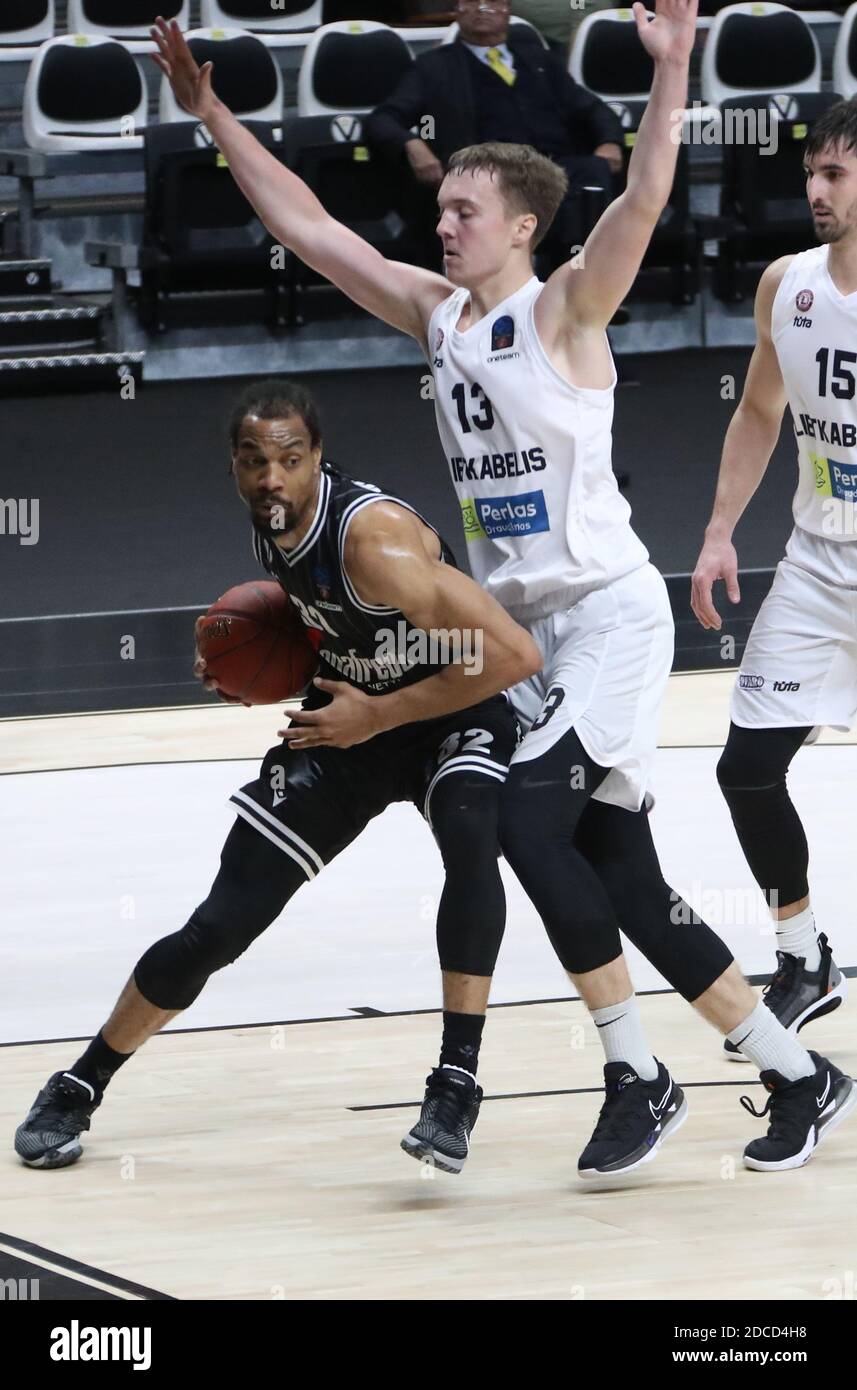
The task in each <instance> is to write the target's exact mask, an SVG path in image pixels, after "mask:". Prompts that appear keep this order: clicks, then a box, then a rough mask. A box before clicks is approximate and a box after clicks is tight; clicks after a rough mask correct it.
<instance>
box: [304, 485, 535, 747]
mask: <svg viewBox="0 0 857 1390" xmlns="http://www.w3.org/2000/svg"><path fill="white" fill-rule="evenodd" d="M431 542H434V543H435V544H436V538H435V537H434V534H433V532H430V531H429V530H428V528H427V527H426V526H425V525H423V523H422V522H421V521H419V519H418V518H417V517H415V516H414V515H413V513H412V512H409V511H407V510H406V509H405V508H404V507H400V506H397V505H396V504H395V503H388V502H376V503H374V504H373V505H372V506H371V507H365V508H364V509H363V510H362V511H361V512H359V513H358V514H357V516H356V517H355V518H354V521H353V522H352V524H351V526H350V528H349V531H348V536H347V539H346V545H345V563H346V566H347V569H348V574H349V578H350V580H351V583H352V584H353V585H354V587H355V589H356V590H357V592H358V593H359V595H360V597H361V598H362V599H363V600H364V602H366V603H371V604H378V605H384V606H385V607H389V608H397V609H399V610H400V612H402V613H404V614H405V616H406V617H407V619H408V620H409V622H410V623H411V625H412V626H413V627H414V628H417V629H419V630H420V631H421V632H422V633H424V634H425V635H426V638H427V639H431V637H432V634H437V635H438V639H439V640H440V641H442V642H447V643H448V644H449V646H450V648H453V650H454V644H455V643H459V646H458V653H460V654H461V655H462V657H463V659H462V660H457V661H454V662H452V663H450V664H449V665H446V666H444V667H443V669H442V670H441V671H440V672H439V673H438V674H437V675H433V676H427V677H426V678H425V680H421V681H419V682H417V684H415V685H410V686H407V687H406V688H405V689H404V690H398V691H393V692H391V693H390V694H388V695H366V694H364V693H363V692H362V691H360V690H357V689H355V688H354V687H353V686H351V685H348V684H347V683H346V682H344V681H323V680H322V681H316V682H315V684H316V685H318V686H319V687H320V688H321V689H323V690H328V691H330V692H331V693H332V694H333V696H334V699H333V701H332V702H331V704H329V705H326V706H325V707H324V708H323V709H320V710H313V711H310V710H307V711H299V712H298V713H296V714H295V715H294V716H293V718H294V720H295V726H294V727H292V729H291V730H283V731H281V732H282V733H283V735H284V737H286V738H288V739H289V741H290V742H291V743H293V744H294V745H295V746H297V747H312V746H313V745H316V744H331V745H333V746H335V747H339V748H348V747H350V746H351V745H352V744H354V743H362V742H363V741H364V740H365V739H368V738H372V737H374V735H375V734H379V733H382V732H383V731H384V730H386V729H394V728H396V727H397V726H398V725H399V724H410V723H413V722H414V721H415V720H418V719H435V718H437V717H438V716H439V715H443V714H451V713H453V712H454V711H456V710H460V709H467V708H468V706H470V705H475V704H478V702H479V701H480V700H484V699H487V697H488V696H489V695H496V694H498V692H499V691H501V690H505V689H506V688H507V686H511V685H516V684H517V683H518V681H522V680H525V679H526V677H527V676H530V675H533V674H534V673H535V672H536V671H539V670H541V665H542V656H541V652H540V651H539V649H538V647H537V646H536V644H535V642H534V641H533V639H532V637H530V635H529V633H528V632H525V631H524V629H523V628H522V627H519V626H518V624H517V623H516V622H514V620H513V619H512V618H510V617H509V615H508V613H506V611H505V610H504V609H503V608H501V607H500V605H499V603H497V602H496V601H495V600H494V599H493V598H491V597H490V596H489V595H488V594H486V593H485V591H484V590H483V589H481V588H480V587H479V585H478V584H475V583H474V581H473V580H472V579H470V578H469V576H468V575H466V574H462V573H461V571H460V570H457V569H454V568H453V567H452V566H451V565H447V564H443V563H442V562H441V561H440V560H439V559H436V558H434V556H433V555H432V554H430V553H429V550H428V549H427V543H429V544H430V543H431ZM385 623H386V619H385V618H384V616H383V615H380V616H379V618H378V631H379V638H378V641H379V647H381V646H383V645H384V642H385V640H386V639H385V638H383V637H382V636H381V633H382V631H383V629H384V627H385ZM427 654H428V657H429V659H430V654H431V647H430V646H427Z"/></svg>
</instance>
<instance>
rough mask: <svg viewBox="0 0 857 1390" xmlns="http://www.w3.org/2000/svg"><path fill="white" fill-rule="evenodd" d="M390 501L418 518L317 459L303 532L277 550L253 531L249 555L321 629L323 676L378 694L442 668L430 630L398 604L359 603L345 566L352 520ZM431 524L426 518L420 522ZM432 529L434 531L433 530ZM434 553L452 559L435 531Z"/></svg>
mask: <svg viewBox="0 0 857 1390" xmlns="http://www.w3.org/2000/svg"><path fill="white" fill-rule="evenodd" d="M378 501H384V502H396V503H397V504H398V505H399V506H400V507H407V509H408V511H409V512H413V513H414V515H415V516H418V517H419V519H420V521H425V518H424V517H422V516H420V514H419V512H417V511H416V510H415V508H414V507H411V506H410V505H409V504H408V503H407V502H403V501H402V500H401V498H399V497H392V496H390V494H388V493H385V492H382V491H381V489H380V488H377V487H374V486H373V485H372V484H371V483H361V482H358V481H357V479H356V478H350V477H349V476H348V474H347V473H341V472H340V471H339V469H338V468H336V467H335V466H334V465H333V464H331V463H330V462H329V461H328V460H326V459H325V460H323V461H322V465H321V474H320V478H319V490H318V502H317V504H316V509H315V515H314V516H313V519H312V524H311V525H310V528H309V530H308V531H307V533H306V535H305V536H304V538H303V540H302V541H301V543H300V545H298V546H296V547H295V549H294V550H291V551H285V550H281V549H280V547H279V546H278V545H276V544H275V543H274V541H273V539H272V538H271V536H270V534H268V533H266V532H265V531H262V530H260V529H259V528H257V527H254V529H253V553H254V555H255V556H256V558H257V560H258V561H259V563H260V564H261V565H262V568H263V569H265V570H267V572H268V574H270V575H271V576H272V577H273V578H274V579H277V580H278V581H279V583H280V584H281V585H282V587H283V588H284V589H285V591H286V593H287V594H288V596H289V598H290V599H291V601H292V603H293V604H294V605H295V607H296V608H297V610H298V612H299V613H300V615H301V618H302V619H303V621H304V622H305V623H306V625H307V627H313V628H318V629H320V631H321V634H322V635H321V642H320V645H319V651H318V654H319V658H320V661H321V667H322V669H321V672H320V674H321V675H322V676H326V677H327V678H328V679H329V680H346V681H348V682H349V683H350V684H351V685H355V686H358V687H359V688H360V689H361V690H364V691H365V692H366V693H367V694H369V695H382V694H386V693H387V692H388V691H392V690H400V689H401V688H402V687H403V686H406V685H413V684H414V683H415V682H417V681H420V680H425V679H426V677H427V676H432V675H435V674H436V673H437V671H439V670H440V669H441V667H442V666H443V664H444V659H445V653H444V650H443V649H442V648H441V647H439V646H437V645H436V644H434V642H433V639H432V635H431V634H426V633H422V632H420V631H419V630H418V629H416V628H414V627H412V626H411V624H410V623H409V622H408V619H407V618H406V617H405V615H404V614H403V613H401V612H400V611H399V609H397V608H385V607H383V606H381V605H376V604H370V603H364V602H363V600H362V599H361V598H360V597H359V595H358V594H357V593H356V591H355V589H354V587H353V585H352V584H351V581H350V579H349V577H348V574H347V572H346V569H345V562H344V554H345V538H346V535H347V533H348V527H349V525H350V524H351V522H352V520H353V518H354V517H355V516H356V515H357V513H358V512H359V511H361V510H362V509H363V508H364V507H369V506H371V505H372V503H373V502H378ZM425 524H426V525H427V526H430V527H431V530H433V531H434V530H435V528H434V527H433V526H431V523H430V522H425ZM435 535H438V532H437V531H435ZM438 539H439V540H440V545H441V558H442V559H443V560H444V562H445V563H446V564H449V565H453V566H454V565H455V556H454V555H453V553H452V551H451V550H450V548H449V546H448V545H447V544H446V542H445V541H444V539H443V537H442V536H438Z"/></svg>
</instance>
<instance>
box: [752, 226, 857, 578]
mask: <svg viewBox="0 0 857 1390" xmlns="http://www.w3.org/2000/svg"><path fill="white" fill-rule="evenodd" d="M828 251H829V247H827V246H816V247H813V248H812V250H810V251H802V252H801V253H800V255H798V256H795V258H794V260H793V261H792V263H791V265H790V266H789V268H788V270H787V271H786V273H785V275H784V276H783V278H782V281H781V282H780V286H779V289H778V290H777V293H776V295H775V297H774V303H773V308H772V311H771V336H772V339H773V343H774V347H775V349H776V353H777V357H778V359H779V363H780V370H781V372H782V376H783V381H784V383H785V387H786V392H787V394H788V401H789V406H790V408H791V413H792V419H793V422H794V432H795V437H796V439H797V446H798V485H797V491H796V492H795V495H794V501H793V503H792V510H793V513H794V519H795V531H794V534H793V535H792V538H791V540H790V541H789V545H788V549H787V552H786V553H787V555H788V556H789V558H790V559H792V560H794V561H795V563H797V564H800V565H802V566H803V567H804V568H807V569H810V570H812V571H813V572H815V573H818V574H820V575H821V577H822V578H826V579H829V580H830V581H831V582H833V583H839V584H857V545H855V544H854V542H855V540H857V510H855V508H857V389H856V388H857V293H854V294H849V295H845V294H840V292H839V290H838V289H837V288H836V286H835V285H834V283H833V281H832V280H831V278H830V274H829V272H828V269H827V258H828Z"/></svg>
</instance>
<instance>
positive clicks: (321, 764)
mask: <svg viewBox="0 0 857 1390" xmlns="http://www.w3.org/2000/svg"><path fill="white" fill-rule="evenodd" d="M518 737H519V730H518V724H517V721H516V719H515V716H514V714H513V712H512V708H511V705H510V704H509V702H508V700H507V699H506V697H505V695H495V696H492V697H491V698H490V699H488V700H483V701H481V702H480V703H479V704H477V705H471V706H469V707H468V708H467V709H464V710H460V711H458V712H457V713H456V714H449V715H443V716H442V717H441V718H439V719H424V720H420V721H419V722H418V723H414V724H403V725H401V726H400V727H399V728H397V729H390V730H388V731H387V732H385V733H382V734H377V735H376V736H375V737H374V738H371V739H368V740H367V741H366V742H365V743H358V744H355V745H354V746H353V747H352V748H324V747H322V748H299V749H294V748H290V747H289V745H288V744H287V743H286V742H285V741H284V742H282V743H280V744H277V746H276V747H275V748H270V749H269V750H268V752H267V753H266V755H265V759H264V761H263V763H262V767H261V771H260V773H259V776H258V777H257V778H256V779H255V781H253V782H248V783H247V785H246V786H244V787H241V789H240V790H239V791H237V792H235V793H234V794H233V795H232V796H231V797H230V800H231V801H232V802H233V803H234V805H235V809H236V811H237V812H238V814H239V815H240V816H243V818H244V819H245V820H246V821H248V822H249V824H250V825H252V826H254V827H255V829H256V830H258V831H259V833H260V834H261V835H265V836H266V837H267V838H268V839H269V840H270V841H271V842H272V843H273V844H275V845H277V846H278V847H279V848H280V849H281V850H282V851H283V853H284V854H286V855H288V856H289V857H290V858H291V859H293V860H294V861H295V862H296V863H297V864H299V865H300V867H301V868H302V869H303V871H304V872H305V874H306V876H307V878H309V879H312V878H315V876H316V874H317V873H319V871H320V870H321V869H322V868H323V867H324V865H325V864H329V863H330V861H331V860H332V859H334V858H335V857H336V855H337V854H339V853H340V852H341V851H342V850H343V849H345V847H346V845H349V844H350V843H351V841H352V840H353V839H355V838H356V837H357V836H358V835H359V834H360V832H361V830H363V829H364V827H365V826H366V825H367V824H368V823H369V821H370V820H372V819H373V817H375V816H377V815H379V814H380V813H381V811H383V810H385V809H386V807H387V806H389V805H390V804H391V803H392V802H394V801H412V802H413V803H414V805H415V806H416V807H417V809H418V811H419V812H420V814H421V815H422V816H424V818H425V820H426V821H427V822H428V824H429V826H431V825H432V816H431V802H432V793H433V791H434V788H435V787H436V786H437V784H438V782H439V781H440V780H441V778H444V777H450V776H454V775H456V774H460V773H468V774H470V775H473V774H474V773H475V774H476V775H477V776H481V777H485V778H491V779H493V780H494V781H496V783H497V791H498V793H499V790H500V785H501V784H502V783H503V782H504V781H505V780H506V774H507V771H508V767H509V762H510V761H511V758H512V754H513V753H514V751H515V748H516V747H517V744H518Z"/></svg>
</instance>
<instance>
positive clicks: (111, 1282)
mask: <svg viewBox="0 0 857 1390" xmlns="http://www.w3.org/2000/svg"><path fill="white" fill-rule="evenodd" d="M0 1245H8V1246H9V1247H10V1248H11V1249H13V1250H17V1251H18V1253H19V1254H21V1255H29V1256H31V1257H33V1258H34V1259H36V1260H37V1261H38V1260H45V1261H49V1262H50V1264H52V1265H56V1266H57V1267H58V1268H59V1269H63V1270H66V1271H67V1272H68V1273H69V1274H84V1275H86V1276H87V1277H88V1278H90V1279H97V1280H98V1281H99V1283H101V1284H106V1285H107V1286H108V1288H114V1289H121V1291H122V1292H123V1293H130V1294H133V1295H134V1297H135V1298H139V1299H142V1300H145V1301H149V1300H152V1299H158V1300H164V1301H166V1302H169V1303H177V1302H178V1299H177V1298H175V1297H174V1296H173V1295H172V1294H170V1293H161V1292H160V1291H159V1290H158V1289H150V1288H148V1287H147V1286H146V1285H145V1284H135V1283H134V1282H133V1280H131V1279H123V1278H122V1277H121V1276H120V1275H118V1274H108V1273H107V1271H106V1270H103V1269H94V1268H93V1266H92V1265H86V1264H82V1263H81V1261H80V1260H72V1259H70V1258H69V1256H68V1255H58V1254H57V1252H56V1251H55V1250H46V1249H45V1248H44V1246H42V1245H34V1244H33V1243H32V1242H31V1241H29V1240H21V1239H20V1238H19V1237H18V1236H9V1235H6V1234H5V1233H4V1232H2V1231H0ZM0 1255H2V1252H0Z"/></svg>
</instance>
